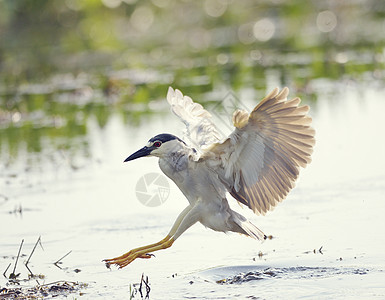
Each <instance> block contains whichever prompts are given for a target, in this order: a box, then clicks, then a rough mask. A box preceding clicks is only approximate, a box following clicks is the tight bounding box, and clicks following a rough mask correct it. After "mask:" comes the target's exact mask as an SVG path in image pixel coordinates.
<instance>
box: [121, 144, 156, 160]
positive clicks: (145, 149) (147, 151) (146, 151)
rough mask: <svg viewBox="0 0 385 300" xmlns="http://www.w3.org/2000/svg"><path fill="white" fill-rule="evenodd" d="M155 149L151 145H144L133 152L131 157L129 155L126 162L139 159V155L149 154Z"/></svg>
mask: <svg viewBox="0 0 385 300" xmlns="http://www.w3.org/2000/svg"><path fill="white" fill-rule="evenodd" d="M152 150H153V149H152V148H150V147H143V148H142V149H139V150H138V151H136V152H135V153H133V154H131V155H130V156H129V157H127V158H126V159H125V160H124V162H127V161H130V160H134V159H137V158H139V157H143V156H147V155H149V154H150V153H151V151H152Z"/></svg>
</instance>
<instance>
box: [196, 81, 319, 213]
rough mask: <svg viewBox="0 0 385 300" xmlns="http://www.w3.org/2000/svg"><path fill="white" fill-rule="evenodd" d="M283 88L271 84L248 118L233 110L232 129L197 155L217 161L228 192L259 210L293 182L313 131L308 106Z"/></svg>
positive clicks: (268, 206)
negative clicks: (222, 138)
mask: <svg viewBox="0 0 385 300" xmlns="http://www.w3.org/2000/svg"><path fill="white" fill-rule="evenodd" d="M288 94H289V89H288V88H284V89H282V91H281V92H279V90H278V88H276V89H274V90H273V91H272V92H271V93H269V94H268V95H267V96H266V97H265V98H264V99H263V100H262V101H261V102H260V103H259V104H258V105H257V106H256V107H255V108H254V109H253V111H252V112H251V113H250V115H249V116H248V118H246V116H245V112H244V111H236V112H235V113H234V115H233V122H234V126H235V127H236V129H235V131H234V132H233V133H232V135H230V137H229V138H228V139H226V140H225V141H224V142H223V143H216V144H213V145H212V147H211V148H210V149H208V151H207V152H205V153H204V154H203V155H202V157H201V159H203V160H204V159H209V158H211V159H213V158H215V160H216V161H218V160H219V161H221V166H222V168H223V171H222V172H221V171H218V174H219V176H220V177H221V178H222V179H223V181H224V182H227V184H228V185H229V191H230V193H231V195H232V196H233V197H234V198H235V199H237V200H238V201H239V202H241V203H243V204H245V205H247V206H248V207H249V208H251V209H252V210H253V211H254V212H256V213H261V214H264V213H266V212H267V211H268V210H270V209H272V208H273V207H275V206H276V205H277V203H279V202H281V201H282V200H283V199H284V198H285V197H286V196H287V194H288V193H289V191H290V190H291V189H292V188H293V187H294V183H295V180H296V179H297V177H298V175H299V168H300V167H305V166H306V165H307V164H309V163H310V161H311V153H312V151H313V146H314V144H315V140H314V134H315V132H314V130H313V129H312V128H311V127H310V124H311V118H310V117H309V116H308V115H307V113H308V111H309V107H308V106H299V104H300V101H301V100H300V99H299V98H294V99H292V100H287V98H286V97H287V95H288ZM246 120H247V121H246ZM251 146H252V147H253V148H250V147H251ZM253 149H254V150H253ZM252 152H253V153H254V154H253V153H252ZM259 158H261V159H262V161H260V162H258V161H257V159H259ZM212 161H214V160H212ZM229 172H233V175H232V176H229V175H228V173H229ZM253 178H255V180H254V181H253V183H251V184H250V180H252V179H253ZM247 182H249V184H247Z"/></svg>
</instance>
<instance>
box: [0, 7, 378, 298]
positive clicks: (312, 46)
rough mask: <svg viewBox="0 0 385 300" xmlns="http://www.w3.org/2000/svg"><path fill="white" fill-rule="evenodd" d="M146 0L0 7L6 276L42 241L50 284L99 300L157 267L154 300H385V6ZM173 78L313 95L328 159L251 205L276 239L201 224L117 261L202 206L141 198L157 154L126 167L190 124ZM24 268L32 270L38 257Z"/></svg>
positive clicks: (209, 100)
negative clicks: (108, 264) (178, 112)
mask: <svg viewBox="0 0 385 300" xmlns="http://www.w3.org/2000/svg"><path fill="white" fill-rule="evenodd" d="M131 2H135V1H106V0H104V1H101V2H100V3H99V2H98V3H95V4H91V2H84V3H83V4H81V3H80V2H77V1H64V2H53V1H52V2H51V1H47V2H44V3H45V4H44V5H45V7H44V9H42V7H41V6H40V5H43V4H42V3H40V2H39V5H37V4H35V2H31V1H16V2H15V1H1V2H0V7H1V8H4V9H0V11H1V12H0V14H1V16H2V17H3V18H1V22H2V23H1V25H2V26H3V28H4V29H3V30H2V31H1V34H2V41H6V42H5V43H1V45H0V59H1V65H0V67H1V71H2V72H1V73H0V79H1V82H0V158H1V159H0V215H1V217H0V228H1V235H0V246H1V247H0V250H1V253H0V271H1V272H3V271H4V270H5V269H6V268H7V266H8V264H9V263H12V266H11V268H13V266H14V262H15V255H16V253H17V250H18V247H19V245H20V241H21V240H22V239H24V241H25V242H24V245H23V249H22V251H21V253H22V254H24V255H26V256H23V257H22V259H23V260H24V259H25V257H27V256H28V255H29V254H30V253H31V250H32V248H33V246H34V243H35V242H36V240H37V238H38V237H39V236H41V237H42V244H43V247H44V251H43V250H42V249H40V248H37V249H36V251H35V253H34V255H33V257H32V259H31V262H30V268H32V270H33V271H34V272H35V273H36V274H43V275H44V276H45V279H44V280H40V281H41V282H40V283H42V282H43V281H44V282H46V283H47V282H53V281H55V280H69V281H79V282H84V283H87V284H88V288H87V289H85V290H84V292H85V293H86V296H87V297H88V296H89V297H91V298H95V297H100V298H101V297H103V298H112V297H116V298H120V299H121V298H127V295H128V291H129V287H130V284H134V283H138V282H139V281H140V278H141V275H142V273H145V274H146V275H147V276H149V282H150V284H151V293H150V297H151V298H154V299H180V298H181V295H182V296H184V297H190V298H193V297H195V298H199V299H218V298H223V299H234V298H242V297H243V298H246V297H250V298H253V297H254V298H255V297H260V298H298V297H301V296H304V297H311V298H333V299H335V298H346V297H362V298H367V297H373V296H379V297H385V289H384V287H383V282H384V279H385V278H384V274H385V273H384V266H385V259H384V255H383V253H382V252H383V251H382V250H383V246H384V245H385V239H384V236H383V235H381V234H380V233H379V232H378V229H379V228H384V226H385V223H384V219H383V211H385V206H384V205H385V204H384V201H383V193H384V188H385V171H384V170H385V168H384V167H385V161H384V158H383V153H385V141H384V139H382V138H381V137H382V136H381V129H382V128H383V124H382V123H383V122H382V119H383V111H385V102H384V101H383V95H384V72H383V69H384V61H385V59H384V36H383V34H382V32H383V30H382V29H381V28H382V27H383V12H384V8H383V7H382V4H380V2H378V1H361V2H360V1H359V2H355V3H338V5H337V4H336V5H334V6H333V7H329V6H327V5H326V4H324V3H323V4H321V2H320V3H318V2H317V4H315V3H311V2H309V3H307V4H303V2H298V3H297V2H295V1H294V2H293V1H279V4H277V2H276V1H275V2H266V3H264V4H260V6H258V7H256V6H255V3H254V2H253V1H244V2H243V5H244V7H243V6H242V5H238V3H235V2H234V3H232V2H226V1H205V2H202V3H201V2H185V1H184V2H175V1H159V0H156V1H155V0H153V1H151V2H146V3H143V2H140V3H139V2H135V3H131ZM316 5H317V6H316ZM115 6H119V7H115ZM318 6H319V7H318ZM43 11H44V14H43V13H42V12H43ZM27 12H28V13H27ZM352 15H354V16H355V18H352V17H351V16H352ZM36 20H39V22H37V21H36ZM357 20H360V22H357ZM25 24H27V25H28V26H25ZM47 24H50V25H52V26H47ZM14 37H18V38H14ZM51 45H53V46H51ZM15 49H17V50H18V51H15ZM31 49H34V51H31ZM168 85H173V86H174V87H176V88H180V89H181V90H182V91H183V92H184V93H185V94H187V95H190V96H192V97H193V99H195V100H197V101H199V102H202V103H203V102H204V104H205V106H206V107H208V108H209V109H210V108H212V109H214V108H215V109H218V108H220V106H218V104H219V105H220V104H221V103H222V101H223V100H224V98H226V97H228V95H233V96H234V97H236V98H237V99H239V101H240V103H241V104H242V105H245V106H247V107H248V108H251V107H253V106H254V105H255V104H256V101H257V100H256V99H261V98H262V97H263V96H264V94H265V92H266V90H271V88H273V87H275V86H284V85H288V86H289V87H290V89H291V93H290V96H295V95H298V96H300V97H301V98H302V99H303V101H304V102H305V103H306V104H309V105H310V106H311V114H312V116H313V119H314V127H315V129H316V132H317V133H316V138H317V144H316V148H315V152H314V156H313V162H312V164H311V165H310V166H309V167H308V168H307V169H305V170H304V172H303V173H302V176H301V178H300V181H299V182H298V184H297V188H296V189H294V190H293V192H292V193H291V194H290V195H289V197H288V199H286V200H285V201H284V202H283V203H282V204H280V205H279V206H278V207H277V208H276V209H275V210H274V211H273V212H271V213H269V214H268V215H267V216H265V217H257V216H254V215H252V213H251V212H249V211H248V210H245V209H243V210H242V214H248V217H249V218H251V219H253V220H254V222H255V223H256V224H257V225H258V227H260V228H261V229H263V230H264V231H265V232H266V233H267V234H271V235H272V236H273V239H272V240H268V241H265V242H264V243H263V244H260V243H258V242H256V241H254V240H251V239H247V238H244V237H241V236H238V235H232V234H229V235H224V234H219V233H217V232H212V231H209V230H207V229H205V228H203V226H200V225H196V226H194V227H192V228H190V229H189V230H188V231H187V232H186V233H185V234H184V235H183V236H182V237H181V238H180V240H178V241H177V242H176V243H175V245H173V247H172V248H170V249H169V250H167V251H161V252H159V253H157V255H156V258H152V259H150V260H139V261H135V263H134V264H132V265H130V266H129V267H128V268H126V269H124V270H120V271H117V270H112V271H110V270H107V269H106V268H105V267H104V265H103V263H101V260H102V259H103V258H106V257H112V256H115V255H118V254H121V252H123V251H124V250H129V249H131V248H133V247H135V246H140V245H143V244H148V243H150V242H154V241H157V240H160V239H161V238H163V237H164V235H165V234H166V233H167V232H168V230H169V227H170V226H171V225H172V222H173V220H174V219H175V218H176V216H177V215H178V213H179V212H180V211H181V210H182V209H183V208H184V207H185V205H187V201H186V200H185V198H184V196H183V195H182V194H181V193H180V192H179V190H178V189H177V188H176V187H175V186H174V185H172V184H171V183H170V196H169V199H168V200H167V201H166V202H165V203H164V204H162V205H161V206H159V207H156V208H151V207H146V206H143V205H142V204H141V203H140V202H139V201H138V200H137V199H136V195H135V191H134V188H135V186H136V184H137V181H138V179H139V178H140V177H141V176H143V175H145V174H148V173H151V172H154V171H155V172H158V171H159V169H158V166H157V162H156V159H143V160H138V161H133V162H130V163H126V164H123V163H122V161H123V159H125V158H126V157H127V156H128V155H129V154H131V153H132V152H133V151H135V150H137V149H138V148H140V147H141V146H143V145H144V144H145V142H146V141H147V140H148V138H150V137H152V136H154V135H155V134H157V133H161V132H170V133H174V134H176V135H179V136H180V135H181V133H182V130H183V126H182V125H181V124H180V123H179V120H177V118H174V117H171V113H170V112H169V108H168V106H167V103H166V101H165V99H164V98H165V95H166V92H167V88H168ZM224 111H226V110H225V109H224ZM233 204H235V203H233ZM235 206H236V205H235ZM321 247H322V253H321V251H315V249H317V250H318V249H320V248H321ZM71 250H72V252H71V254H70V255H68V256H67V257H65V258H64V259H63V260H62V264H61V265H60V267H61V268H58V267H57V266H55V265H54V264H53V262H56V261H57V260H58V259H59V258H61V257H63V256H64V255H65V254H66V253H68V252H69V251H71ZM245 265H247V266H250V265H251V267H250V269H247V270H246V269H244V268H243V267H242V266H245ZM230 266H233V267H230ZM10 270H11V269H10ZM75 270H76V271H75ZM206 270H207V271H206ZM16 272H19V273H20V278H28V270H27V269H26V268H25V267H24V265H23V261H21V262H20V263H19V264H18V266H17V268H16ZM8 273H9V272H8ZM8 273H7V274H8ZM241 273H242V274H241ZM273 275H274V276H273ZM323 275H325V276H323ZM269 276H273V277H274V280H249V279H252V278H254V279H255V278H257V279H259V278H260V277H263V278H265V277H266V278H269ZM303 277H305V279H306V280H303V279H304V278H303ZM223 279H227V280H228V281H234V280H235V281H237V282H238V283H240V284H222V285H220V284H217V283H216V281H217V280H223ZM299 280H300V281H301V282H300V284H299ZM5 284H6V279H5V278H4V277H2V278H1V279H0V286H4V285H5ZM25 284H26V285H28V284H35V282H33V283H31V282H26V283H25ZM165 291H167V295H165Z"/></svg>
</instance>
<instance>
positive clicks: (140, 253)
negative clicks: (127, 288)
mask: <svg viewBox="0 0 385 300" xmlns="http://www.w3.org/2000/svg"><path fill="white" fill-rule="evenodd" d="M174 241H175V240H174V239H173V238H172V237H171V238H170V239H169V240H168V241H165V242H164V243H162V244H159V245H156V246H154V247H149V246H151V245H149V246H147V247H148V248H145V247H142V248H145V249H143V250H140V251H137V252H133V253H132V254H130V255H129V256H127V257H125V258H124V259H119V260H115V261H113V262H111V263H113V264H116V265H118V266H119V268H120V269H121V268H124V267H125V266H127V265H128V264H130V263H131V262H133V261H134V260H135V259H137V258H147V257H148V258H149V257H151V256H150V255H149V254H147V253H148V252H154V251H158V250H162V249H166V248H169V247H171V246H172V244H173V243H174ZM144 256H145V257H144Z"/></svg>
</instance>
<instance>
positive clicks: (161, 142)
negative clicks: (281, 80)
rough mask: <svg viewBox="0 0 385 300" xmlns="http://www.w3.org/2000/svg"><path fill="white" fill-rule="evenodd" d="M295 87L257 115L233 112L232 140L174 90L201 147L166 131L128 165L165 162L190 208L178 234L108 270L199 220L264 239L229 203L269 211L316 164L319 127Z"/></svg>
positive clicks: (177, 108) (171, 94)
mask: <svg viewBox="0 0 385 300" xmlns="http://www.w3.org/2000/svg"><path fill="white" fill-rule="evenodd" d="M288 94H289V89H288V88H284V89H283V90H282V91H281V92H279V90H278V88H276V89H274V90H273V91H272V92H271V93H270V94H268V95H267V96H266V97H265V98H264V99H263V100H262V101H261V102H260V103H259V104H258V105H257V106H256V107H255V108H254V110H253V111H252V112H251V113H250V114H249V113H247V112H246V111H243V110H237V111H235V112H234V114H233V123H234V126H235V129H234V131H233V132H232V133H231V134H230V135H229V136H228V137H227V138H225V139H223V140H222V139H221V135H220V134H219V132H218V130H217V129H216V127H215V125H214V124H213V121H212V118H211V115H210V114H209V113H208V112H207V111H206V110H205V109H204V108H203V107H202V106H201V105H200V104H198V103H194V102H193V101H192V100H191V98H190V97H187V96H183V94H182V93H181V92H180V91H179V90H175V91H174V90H173V89H172V88H169V90H168V94H167V100H168V102H169V103H170V105H171V109H172V111H173V112H174V113H175V114H176V115H177V116H178V117H179V118H180V119H181V120H182V121H183V122H184V123H185V125H186V126H187V134H188V138H189V140H190V141H193V145H194V147H190V146H188V145H187V144H186V143H185V142H184V141H182V140H181V139H179V138H178V137H176V136H174V135H171V134H159V135H156V136H154V137H153V138H151V139H150V140H149V141H148V143H147V145H146V146H144V147H143V148H142V149H140V150H139V151H137V152H135V153H134V154H132V155H131V156H129V157H128V158H127V159H126V160H125V162H126V161H130V160H133V159H137V158H139V157H143V156H156V157H159V166H160V168H161V170H162V171H163V173H164V174H166V175H167V176H168V177H169V178H170V179H171V180H173V181H174V182H175V184H176V185H177V186H178V187H179V189H180V190H181V191H182V192H183V194H184V195H185V196H186V198H187V200H188V201H189V205H188V206H187V207H186V208H185V209H184V210H183V211H182V212H181V213H180V215H179V216H178V218H177V219H176V221H175V223H174V225H173V226H172V228H171V230H170V232H169V233H168V234H167V235H166V237H165V238H164V239H162V240H161V241H159V242H158V243H155V244H151V245H147V246H144V247H140V248H136V249H133V250H131V251H129V252H127V253H126V254H123V255H121V256H119V257H116V258H112V259H106V260H105V262H106V264H107V265H111V264H116V265H118V266H119V267H120V268H123V267H125V266H127V265H128V264H129V263H131V262H132V261H133V260H135V259H136V258H150V257H151V255H150V254H149V253H151V252H154V251H157V250H161V249H165V248H168V247H170V246H171V245H172V244H173V243H174V242H175V240H176V239H177V238H178V237H179V236H180V235H181V234H182V233H183V232H185V231H186V229H188V228H189V227H190V226H192V225H193V224H195V223H196V222H200V223H202V224H203V225H204V226H206V227H209V228H211V229H213V230H216V231H222V232H227V231H233V232H238V233H241V234H244V235H247V236H250V237H252V238H255V239H258V240H263V239H266V236H265V234H264V233H263V232H262V231H261V230H260V229H258V228H257V227H256V226H255V225H253V224H252V223H251V222H250V221H248V220H247V219H246V218H245V217H244V216H242V215H241V214H239V213H237V212H235V211H233V210H232V209H231V208H230V207H229V204H228V202H227V199H226V193H227V192H229V193H230V195H231V196H233V197H234V198H235V199H236V200H237V201H239V202H240V203H242V204H244V205H246V206H248V207H249V208H250V209H252V210H253V211H254V212H255V213H259V214H265V213H266V212H267V211H268V210H270V209H272V208H273V207H274V206H276V205H277V204H278V203H279V202H281V201H282V200H283V199H284V198H285V197H286V195H287V194H288V193H289V191H290V190H291V189H292V188H293V186H294V182H295V180H296V179H297V177H298V174H299V168H300V167H305V166H306V165H307V164H308V163H310V161H311V158H310V155H311V153H312V151H313V146H314V143H315V140H314V130H313V129H312V128H311V127H310V124H311V118H310V117H309V116H308V115H307V113H308V111H309V107H308V106H298V105H299V103H300V101H301V100H300V99H299V98H294V99H292V100H287V95H288Z"/></svg>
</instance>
